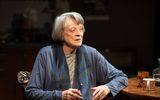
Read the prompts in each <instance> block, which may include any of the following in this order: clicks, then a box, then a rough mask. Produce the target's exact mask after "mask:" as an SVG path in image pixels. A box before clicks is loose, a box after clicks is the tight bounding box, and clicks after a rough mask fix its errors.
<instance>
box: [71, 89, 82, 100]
mask: <svg viewBox="0 0 160 100" xmlns="http://www.w3.org/2000/svg"><path fill="white" fill-rule="evenodd" d="M68 94H69V96H71V98H73V99H75V98H76V99H80V98H83V97H82V95H81V93H80V91H79V90H77V89H70V90H69V92H68Z"/></svg>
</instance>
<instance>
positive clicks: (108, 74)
mask: <svg viewBox="0 0 160 100" xmlns="http://www.w3.org/2000/svg"><path fill="white" fill-rule="evenodd" d="M95 52H96V53H94V55H95V56H94V58H95V62H96V64H95V65H96V66H95V67H96V69H97V70H96V74H97V75H96V77H97V82H98V83H99V84H105V85H107V86H108V87H109V89H110V90H111V96H112V97H115V96H116V95H117V94H118V93H119V92H120V90H122V89H123V88H125V87H126V86H127V85H128V77H127V75H126V74H124V73H123V72H122V71H121V70H118V69H117V68H115V67H114V66H113V65H112V64H110V63H109V62H108V61H107V59H106V58H105V57H104V56H103V55H101V54H100V53H99V52H98V51H95Z"/></svg>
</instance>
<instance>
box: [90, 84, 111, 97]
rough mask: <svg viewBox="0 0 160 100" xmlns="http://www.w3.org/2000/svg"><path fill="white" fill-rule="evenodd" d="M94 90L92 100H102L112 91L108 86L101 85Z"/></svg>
mask: <svg viewBox="0 0 160 100" xmlns="http://www.w3.org/2000/svg"><path fill="white" fill-rule="evenodd" d="M92 90H93V97H92V100H102V99H103V98H105V97H106V96H107V95H108V94H109V93H110V89H109V88H108V86H107V85H100V86H97V87H93V88H92Z"/></svg>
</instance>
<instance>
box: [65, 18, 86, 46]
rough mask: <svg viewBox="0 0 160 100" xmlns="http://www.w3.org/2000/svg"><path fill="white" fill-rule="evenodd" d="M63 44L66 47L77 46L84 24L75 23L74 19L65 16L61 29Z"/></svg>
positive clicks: (80, 42)
mask: <svg viewBox="0 0 160 100" xmlns="http://www.w3.org/2000/svg"><path fill="white" fill-rule="evenodd" d="M62 34H63V39H64V44H63V45H65V46H67V47H71V48H77V47H79V46H81V44H82V41H83V34H84V26H83V24H79V23H77V22H76V21H75V20H74V19H71V18H67V19H66V20H65V23H64V30H63V33H62Z"/></svg>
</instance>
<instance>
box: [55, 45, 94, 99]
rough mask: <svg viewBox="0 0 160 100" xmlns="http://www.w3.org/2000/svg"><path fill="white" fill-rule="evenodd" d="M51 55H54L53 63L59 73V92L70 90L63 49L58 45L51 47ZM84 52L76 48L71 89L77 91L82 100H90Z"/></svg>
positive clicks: (81, 48)
mask: <svg viewBox="0 0 160 100" xmlns="http://www.w3.org/2000/svg"><path fill="white" fill-rule="evenodd" d="M53 53H54V54H55V61H56V64H57V67H58V69H59V70H58V71H59V75H58V76H59V77H58V78H57V79H58V81H59V82H58V83H59V84H57V87H58V89H59V90H66V89H69V88H71V84H70V78H69V69H68V65H67V62H66V58H65V54H64V52H63V48H62V46H61V45H59V44H55V45H53ZM86 55H87V54H86V52H85V51H84V50H83V46H81V47H80V48H78V50H77V52H76V66H75V74H74V75H75V76H74V77H75V78H74V82H73V88H76V89H79V90H80V91H81V93H82V95H83V98H84V99H83V100H91V97H92V90H91V83H90V78H89V76H90V75H89V69H88V68H89V67H87V57H86Z"/></svg>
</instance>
